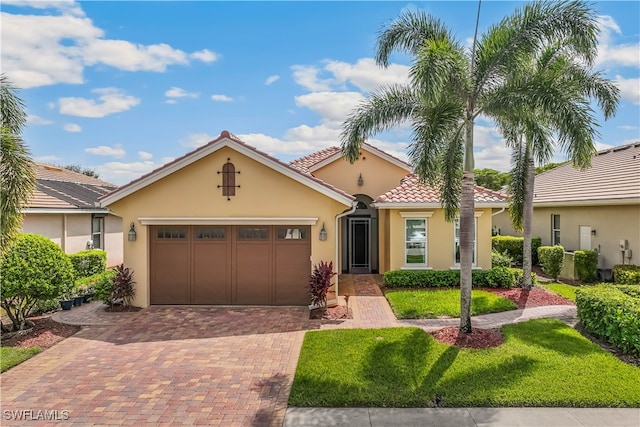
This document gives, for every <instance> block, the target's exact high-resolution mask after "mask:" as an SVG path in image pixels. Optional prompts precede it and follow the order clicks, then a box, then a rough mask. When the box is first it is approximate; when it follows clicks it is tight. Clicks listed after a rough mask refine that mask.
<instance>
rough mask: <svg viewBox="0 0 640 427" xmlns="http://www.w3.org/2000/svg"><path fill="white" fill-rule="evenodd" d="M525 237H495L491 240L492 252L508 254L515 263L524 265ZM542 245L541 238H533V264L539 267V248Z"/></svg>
mask: <svg viewBox="0 0 640 427" xmlns="http://www.w3.org/2000/svg"><path fill="white" fill-rule="evenodd" d="M523 242H524V237H517V236H500V235H499V236H493V237H492V238H491V248H492V250H494V251H496V252H498V253H499V254H505V253H506V254H507V255H509V256H510V257H511V259H512V260H513V262H515V263H516V264H519V265H522V252H523ZM541 245H542V239H541V238H540V237H532V238H531V263H532V264H533V265H538V263H539V260H538V248H539V247H540V246H541Z"/></svg>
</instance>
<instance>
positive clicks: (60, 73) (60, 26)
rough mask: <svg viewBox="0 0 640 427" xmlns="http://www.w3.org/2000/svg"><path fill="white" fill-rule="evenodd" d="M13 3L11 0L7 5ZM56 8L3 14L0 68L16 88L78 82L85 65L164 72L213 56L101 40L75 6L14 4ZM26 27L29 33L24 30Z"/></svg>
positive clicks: (99, 31)
mask: <svg viewBox="0 0 640 427" xmlns="http://www.w3.org/2000/svg"><path fill="white" fill-rule="evenodd" d="M12 3H16V2H14V1H13V2H12ZM17 3H18V4H19V5H22V6H28V7H35V8H40V9H43V8H47V9H51V8H53V9H55V12H57V13H58V15H52V14H49V15H17V14H9V13H6V12H3V13H2V14H1V15H2V33H1V36H2V68H3V72H5V73H6V74H7V75H8V76H9V77H10V78H11V80H12V81H13V82H14V83H15V84H16V85H17V86H19V87H22V88H30V87H36V86H45V85H53V84H57V83H68V84H81V83H83V82H84V70H85V67H87V66H94V65H108V66H112V67H115V68H118V69H121V70H126V71H155V72H163V71H165V70H166V68H167V67H168V66H170V65H176V64H179V65H187V64H189V63H190V61H191V60H200V61H204V62H212V61H214V60H215V59H216V58H217V55H216V54H215V53H214V52H211V51H209V50H206V49H205V50H201V51H198V52H194V53H186V52H184V51H182V50H180V49H174V48H173V47H171V46H169V45H167V44H164V43H159V44H150V45H143V44H136V43H132V42H130V41H126V40H113V39H107V38H105V37H104V36H105V33H104V30H102V29H101V28H98V27H96V26H95V25H94V24H93V21H92V20H91V19H89V18H87V17H86V16H85V15H84V12H83V11H82V9H81V5H80V4H79V3H73V2H53V1H42V2H41V1H26V2H23V1H21V2H17ZM25 28H28V29H29V31H25V30H24V29H25Z"/></svg>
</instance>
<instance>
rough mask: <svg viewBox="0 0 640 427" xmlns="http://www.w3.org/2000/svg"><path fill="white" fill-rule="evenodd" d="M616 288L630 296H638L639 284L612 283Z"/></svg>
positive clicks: (639, 293)
mask: <svg viewBox="0 0 640 427" xmlns="http://www.w3.org/2000/svg"><path fill="white" fill-rule="evenodd" d="M614 286H615V287H616V289H617V290H619V291H620V292H622V293H623V294H627V295H629V296H630V297H634V298H640V286H636V285H614Z"/></svg>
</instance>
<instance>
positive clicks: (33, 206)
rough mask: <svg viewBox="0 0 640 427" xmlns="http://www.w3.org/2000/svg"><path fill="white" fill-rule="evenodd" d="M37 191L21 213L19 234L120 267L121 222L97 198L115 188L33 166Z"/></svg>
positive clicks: (58, 169)
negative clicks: (99, 255) (92, 252)
mask: <svg viewBox="0 0 640 427" xmlns="http://www.w3.org/2000/svg"><path fill="white" fill-rule="evenodd" d="M35 166H36V180H37V184H36V189H35V191H34V193H33V195H32V196H31V198H30V199H29V202H28V203H27V207H26V208H24V209H23V210H22V212H23V214H24V219H23V222H22V229H21V231H22V232H25V233H35V234H40V235H43V236H45V237H48V238H49V239H51V240H53V241H54V242H55V243H56V244H58V245H59V246H60V247H61V248H62V249H63V250H64V251H65V253H68V254H72V253H76V252H79V251H82V250H85V249H91V248H94V249H102V250H104V251H106V252H107V265H108V266H115V265H118V264H121V263H122V260H123V257H122V219H121V218H119V217H117V216H115V215H113V214H110V213H109V210H108V209H106V208H104V207H101V206H100V205H99V203H98V198H99V197H100V196H104V195H105V194H107V193H109V192H110V191H113V190H114V189H116V188H117V187H116V186H115V185H113V184H110V183H108V182H105V181H102V180H100V179H96V178H94V177H90V176H87V175H84V174H81V173H77V172H74V171H70V170H68V169H64V168H61V167H59V166H52V165H48V164H44V163H36V165H35Z"/></svg>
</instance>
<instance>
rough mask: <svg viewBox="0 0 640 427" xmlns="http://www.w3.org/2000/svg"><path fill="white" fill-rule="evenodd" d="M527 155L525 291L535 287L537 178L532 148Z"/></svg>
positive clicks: (523, 216)
mask: <svg viewBox="0 0 640 427" xmlns="http://www.w3.org/2000/svg"><path fill="white" fill-rule="evenodd" d="M525 155H526V162H527V182H526V186H525V193H524V206H523V209H522V228H523V239H522V287H523V288H524V289H531V287H532V286H533V284H532V283H531V264H532V257H531V221H532V218H533V191H534V183H535V179H536V178H535V167H534V164H533V157H532V153H531V148H529V147H527V150H526V153H525Z"/></svg>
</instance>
